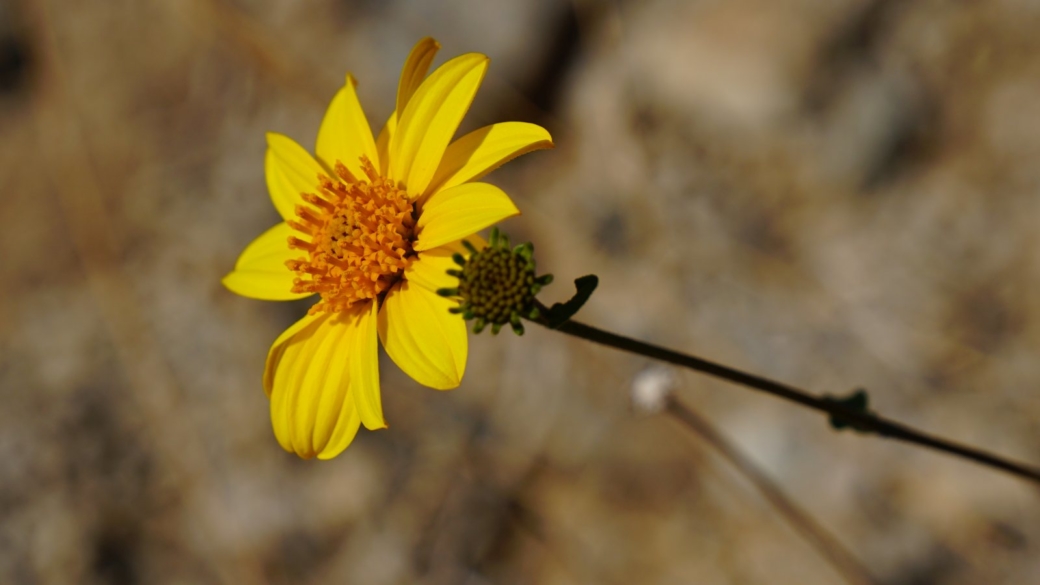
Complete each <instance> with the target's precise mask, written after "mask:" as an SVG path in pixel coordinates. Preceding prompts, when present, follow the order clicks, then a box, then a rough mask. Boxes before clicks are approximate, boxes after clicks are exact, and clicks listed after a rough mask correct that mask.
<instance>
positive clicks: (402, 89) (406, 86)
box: [395, 37, 441, 112]
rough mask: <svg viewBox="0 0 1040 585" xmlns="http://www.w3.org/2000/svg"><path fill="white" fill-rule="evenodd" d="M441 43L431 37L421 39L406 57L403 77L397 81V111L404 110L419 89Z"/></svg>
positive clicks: (402, 70)
mask: <svg viewBox="0 0 1040 585" xmlns="http://www.w3.org/2000/svg"><path fill="white" fill-rule="evenodd" d="M440 48H441V44H440V43H438V42H437V41H435V40H433V39H432V38H430V37H426V38H424V39H421V40H420V41H419V42H418V43H415V46H414V47H412V51H411V52H410V53H409V54H408V58H407V59H405V62H404V67H403V68H401V79H400V81H399V82H398V83H397V109H396V110H395V111H397V112H403V111H404V109H405V106H407V105H408V100H410V99H411V97H412V95H413V94H414V93H415V90H417V89H419V86H420V85H422V82H423V80H424V79H426V72H427V71H429V70H430V63H433V57H434V56H435V55H436V54H437V51H438V50H440Z"/></svg>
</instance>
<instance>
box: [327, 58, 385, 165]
mask: <svg viewBox="0 0 1040 585" xmlns="http://www.w3.org/2000/svg"><path fill="white" fill-rule="evenodd" d="M356 87H357V81H355V80H354V78H353V77H352V76H350V75H347V82H346V84H344V85H343V87H342V88H340V90H339V91H338V92H336V96H335V97H333V98H332V103H330V104H329V109H328V110H327V111H326V112H325V118H324V119H323V120H322V121H321V128H320V129H318V143H317V146H316V147H315V152H317V153H318V158H319V159H321V161H322V162H323V163H325V166H326V167H328V168H329V169H335V168H336V162H337V161H339V162H342V163H343V164H344V165H345V166H346V167H347V169H349V170H350V172H351V173H353V174H354V176H356V177H364V176H365V175H364V171H362V170H361V157H362V156H367V157H368V159H369V160H371V161H372V164H373V165H375V167H376V168H377V169H378V168H379V151H378V150H377V149H376V143H375V141H374V140H373V139H372V129H371V128H370V127H369V125H368V119H367V118H366V117H365V112H364V111H362V109H361V102H359V101H358V96H357V91H356V89H355V88H356Z"/></svg>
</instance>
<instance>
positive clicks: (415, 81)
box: [376, 37, 441, 176]
mask: <svg viewBox="0 0 1040 585" xmlns="http://www.w3.org/2000/svg"><path fill="white" fill-rule="evenodd" d="M440 48H441V44H440V43H438V42H437V41H435V40H433V39H431V38H430V37H426V38H424V39H422V40H420V41H419V42H418V43H415V46H414V47H412V52H411V53H409V54H408V58H407V59H406V60H405V62H404V67H402V68H401V80H400V81H399V82H398V83H397V107H396V108H394V111H393V112H391V114H390V118H389V119H387V121H386V125H384V126H383V130H382V131H380V132H379V139H378V140H376V150H377V151H379V160H380V163H381V166H380V167H379V172H380V173H382V174H383V176H386V174H387V170H388V164H387V163H388V161H389V160H390V137H391V136H393V134H394V132H395V131H396V130H397V118H398V112H403V111H404V108H405V106H407V105H408V100H410V99H411V97H412V94H414V93H415V90H416V89H419V85H421V84H422V82H423V79H425V78H426V72H427V71H429V70H430V63H432V62H433V57H434V55H436V54H437V50H438V49H440Z"/></svg>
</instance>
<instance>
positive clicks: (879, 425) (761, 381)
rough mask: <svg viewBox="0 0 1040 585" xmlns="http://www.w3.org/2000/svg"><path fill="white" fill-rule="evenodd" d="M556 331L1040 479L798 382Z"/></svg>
mask: <svg viewBox="0 0 1040 585" xmlns="http://www.w3.org/2000/svg"><path fill="white" fill-rule="evenodd" d="M542 309H543V310H542V314H543V315H545V314H547V313H548V311H547V310H546V309H545V307H544V306H543V307H542ZM535 322H536V323H538V324H540V325H543V326H546V327H548V320H547V319H545V318H544V317H542V318H540V319H538V320H536V321H535ZM556 331H560V332H562V333H566V334H567V335H573V336H574V337H580V338H582V339H586V340H588V341H592V342H594V343H599V344H601V345H606V346H609V347H613V348H615V349H620V350H621V351H627V352H629V353H634V354H637V355H642V356H646V357H648V358H652V359H656V360H661V361H664V362H668V363H671V364H675V365H677V366H682V367H684V368H689V369H691V370H695V371H698V372H701V373H704V374H708V375H709V376H715V377H716V378H722V379H723V380H728V381H730V382H734V383H736V384H740V385H743V386H747V387H749V388H753V389H755V390H759V391H761V392H765V393H766V394H772V395H773V396H776V397H778V398H783V399H784V400H789V401H791V402H796V403H798V404H801V405H802V406H805V407H807V408H812V409H814V410H818V411H820V412H825V413H827V414H829V415H831V417H832V420H840V421H844V422H846V423H848V424H849V425H851V426H853V427H854V428H855V429H857V430H859V431H861V432H872V433H876V434H878V435H881V436H883V437H888V438H890V439H896V440H899V441H904V442H907V443H912V444H914V445H919V446H921V447H927V448H929V449H934V450H936V451H942V452H944V453H947V454H950V455H954V456H956V457H960V458H962V459H968V460H971V461H974V462H976V463H979V464H981V465H985V466H988V467H992V468H994V469H1000V470H1002V471H1005V472H1007V473H1010V474H1012V475H1016V476H1019V477H1022V478H1026V479H1029V480H1032V481H1035V482H1038V483H1040V469H1038V468H1036V467H1033V466H1030V465H1026V464H1023V463H1017V462H1015V461H1011V460H1008V459H1006V458H1004V457H1001V456H999V455H994V454H992V453H988V452H986V451H983V450H981V449H976V448H975V447H970V446H967V445H961V444H959V443H955V442H953V441H950V440H947V439H944V438H942V437H937V436H934V435H929V434H927V433H924V432H921V431H918V430H916V429H914V428H911V427H909V426H906V425H904V424H901V423H898V422H895V421H893V420H889V419H886V418H883V417H881V416H878V415H875V414H872V413H865V412H861V411H858V410H854V409H851V408H848V407H846V406H843V405H842V404H840V403H838V402H836V401H835V400H834V399H828V398H822V397H819V396H815V395H813V394H811V393H809V392H806V391H804V390H801V389H799V388H795V387H794V386H788V385H786V384H781V383H780V382H775V381H773V380H769V379H767V378H763V377H761V376H756V375H754V374H749V373H747V372H743V371H741V370H737V369H734V368H730V367H727V366H724V365H721V364H717V363H715V362H711V361H708V360H705V359H701V358H698V357H694V356H691V355H686V354H683V353H679V352H677V351H673V350H670V349H667V348H664V347H660V346H657V345H652V344H649V343H645V342H643V341H639V340H636V339H632V338H630V337H624V336H622V335H617V334H616V333H611V332H609V331H604V330H602V329H597V328H595V327H592V326H589V325H585V324H584V323H579V322H577V321H566V322H564V323H563V324H562V325H559V326H558V327H556Z"/></svg>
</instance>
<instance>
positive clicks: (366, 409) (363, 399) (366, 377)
mask: <svg viewBox="0 0 1040 585" xmlns="http://www.w3.org/2000/svg"><path fill="white" fill-rule="evenodd" d="M368 305H369V307H368V308H367V310H365V311H363V312H361V313H359V314H358V316H357V317H356V318H355V319H354V322H353V325H352V329H351V334H350V335H349V336H348V337H347V339H345V340H344V343H345V349H346V350H347V351H349V356H348V357H347V369H348V374H349V376H350V393H351V394H352V395H353V397H354V404H355V406H356V407H357V411H358V414H359V415H360V416H361V422H362V423H364V424H365V428H366V429H368V430H370V431H374V430H376V429H385V428H386V421H385V420H383V401H382V398H381V397H380V395H379V354H378V352H379V344H378V343H377V341H376V339H377V338H378V335H377V334H376V329H377V326H376V323H377V321H378V317H379V307H378V306H377V305H376V303H374V302H372V303H368Z"/></svg>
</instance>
